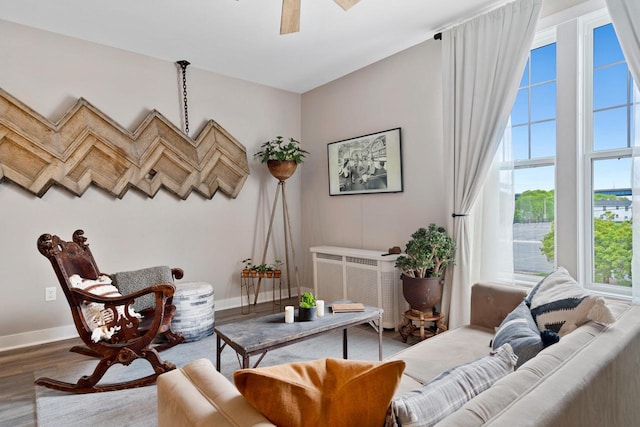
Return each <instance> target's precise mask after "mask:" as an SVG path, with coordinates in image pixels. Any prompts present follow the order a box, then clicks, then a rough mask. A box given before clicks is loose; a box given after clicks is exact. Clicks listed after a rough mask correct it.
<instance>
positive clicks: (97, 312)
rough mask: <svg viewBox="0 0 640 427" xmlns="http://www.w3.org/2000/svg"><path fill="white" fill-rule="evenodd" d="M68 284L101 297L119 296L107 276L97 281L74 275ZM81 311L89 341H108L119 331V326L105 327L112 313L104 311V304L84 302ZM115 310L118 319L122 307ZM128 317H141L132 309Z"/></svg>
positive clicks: (122, 313) (121, 313) (70, 277)
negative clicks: (89, 332)
mask: <svg viewBox="0 0 640 427" xmlns="http://www.w3.org/2000/svg"><path fill="white" fill-rule="evenodd" d="M69 283H71V286H72V287H74V288H78V289H82V290H85V291H87V292H91V293H92V294H94V295H98V296H101V297H117V296H121V294H120V292H118V289H117V288H116V287H115V286H113V285H112V284H111V279H110V278H109V276H100V277H98V279H96V280H92V279H83V278H82V277H80V276H79V275H77V274H74V275H72V276H69ZM81 309H82V314H83V315H84V319H85V321H86V322H87V325H88V326H89V328H90V329H91V331H92V333H91V340H92V341H93V342H98V341H100V340H102V339H105V340H108V339H110V338H111V337H112V336H113V334H114V333H115V332H116V331H118V330H119V329H120V327H119V326H115V327H110V328H109V327H107V324H108V323H109V322H110V321H111V320H113V313H112V312H111V310H105V308H104V304H100V303H97V302H84V303H83V304H82V306H81ZM117 310H118V319H120V317H122V316H123V315H124V306H118V307H117ZM129 316H132V317H137V318H140V317H141V316H140V315H139V314H138V313H136V312H135V311H134V310H133V308H132V307H129ZM118 319H115V320H118Z"/></svg>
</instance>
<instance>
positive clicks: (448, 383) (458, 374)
mask: <svg viewBox="0 0 640 427" xmlns="http://www.w3.org/2000/svg"><path fill="white" fill-rule="evenodd" d="M516 360H517V356H516V355H515V354H514V352H513V350H512V348H511V346H510V345H509V344H505V345H503V346H502V347H500V348H499V349H497V350H495V351H492V352H491V353H490V354H488V355H486V356H483V357H481V358H480V359H476V360H474V361H473V362H470V363H467V364H464V365H460V366H457V367H454V368H451V369H449V370H447V371H445V372H443V373H442V374H441V375H439V376H438V377H437V378H435V379H434V380H433V381H430V382H428V383H427V384H425V385H424V386H422V387H420V388H419V389H416V390H413V391H411V392H409V393H407V394H405V395H403V396H400V397H397V398H395V399H393V400H392V401H391V405H390V406H389V410H388V412H387V418H386V424H385V426H387V427H395V426H412V427H424V426H432V425H434V424H436V423H437V422H438V421H440V420H442V419H443V418H445V417H446V416H448V415H449V414H452V413H453V412H455V411H456V410H458V409H459V408H460V407H462V406H463V405H464V404H465V403H466V402H467V401H469V400H471V399H472V398H474V397H475V396H477V395H478V394H480V393H481V392H483V391H484V390H486V389H488V388H489V387H491V386H492V385H493V383H495V382H496V381H498V380H499V379H500V378H502V377H504V376H505V375H507V374H509V373H511V372H513V370H514V367H515V365H516Z"/></svg>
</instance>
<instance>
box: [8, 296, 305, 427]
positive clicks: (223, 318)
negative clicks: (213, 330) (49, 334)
mask: <svg viewBox="0 0 640 427" xmlns="http://www.w3.org/2000/svg"><path fill="white" fill-rule="evenodd" d="M284 304H287V305H294V304H297V297H295V298H293V299H291V300H290V301H286V300H283V307H284ZM283 310H284V308H283ZM271 312H272V303H271V302H264V303H260V304H257V305H256V306H252V307H251V313H250V314H242V313H241V310H240V308H239V307H238V308H232V309H228V310H220V311H216V319H215V321H216V324H218V325H221V324H224V323H229V322H233V321H234V320H238V319H247V318H250V317H255V316H262V315H265V314H270V313H271ZM78 344H82V342H81V340H80V338H73V339H69V340H62V341H56V342H52V343H47V344H40V345H36V346H33V347H25V348H21V349H16V350H9V351H5V352H1V353H0V427H31V426H35V425H36V403H35V399H36V397H35V385H34V383H33V382H34V380H35V372H37V371H39V370H41V369H45V368H49V367H55V366H57V365H62V364H67V363H73V362H74V361H76V360H78V361H79V360H86V356H82V355H79V354H76V353H71V352H70V351H69V349H70V348H71V347H72V346H74V345H78Z"/></svg>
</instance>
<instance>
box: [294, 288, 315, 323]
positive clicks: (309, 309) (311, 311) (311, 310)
mask: <svg viewBox="0 0 640 427" xmlns="http://www.w3.org/2000/svg"><path fill="white" fill-rule="evenodd" d="M316 315H317V313H316V298H315V297H314V296H313V294H312V293H311V292H305V293H304V294H302V298H301V299H300V306H299V307H298V320H300V321H301V322H306V321H309V320H316Z"/></svg>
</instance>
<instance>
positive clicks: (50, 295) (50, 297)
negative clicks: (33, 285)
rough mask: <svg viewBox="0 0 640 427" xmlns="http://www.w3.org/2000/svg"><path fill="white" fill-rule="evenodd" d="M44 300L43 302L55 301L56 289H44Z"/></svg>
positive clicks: (53, 287)
mask: <svg viewBox="0 0 640 427" xmlns="http://www.w3.org/2000/svg"><path fill="white" fill-rule="evenodd" d="M44 300H45V301H55V300H56V288H55V286H52V287H50V288H45V289H44Z"/></svg>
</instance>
